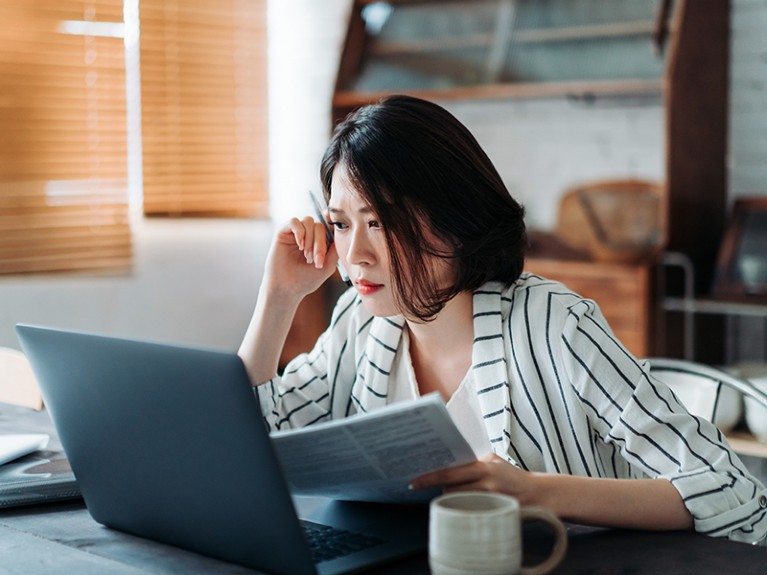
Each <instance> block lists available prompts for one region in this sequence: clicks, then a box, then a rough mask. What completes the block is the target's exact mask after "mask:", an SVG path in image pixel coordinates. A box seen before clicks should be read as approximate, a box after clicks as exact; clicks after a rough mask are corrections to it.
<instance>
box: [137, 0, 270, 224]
mask: <svg viewBox="0 0 767 575" xmlns="http://www.w3.org/2000/svg"><path fill="white" fill-rule="evenodd" d="M139 19H140V22H141V106H142V128H141V129H142V146H143V170H144V213H145V214H147V215H160V214H162V215H199V216H244V217H254V216H265V215H266V214H267V185H268V181H267V173H268V155H267V144H268V138H267V108H266V101H267V89H266V0H193V1H192V0H141V2H140V5H139Z"/></svg>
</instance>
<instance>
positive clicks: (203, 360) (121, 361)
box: [16, 325, 427, 575]
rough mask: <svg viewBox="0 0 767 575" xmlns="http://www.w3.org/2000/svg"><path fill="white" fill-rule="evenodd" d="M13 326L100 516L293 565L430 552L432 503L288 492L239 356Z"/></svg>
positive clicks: (299, 569)
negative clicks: (369, 501) (344, 498)
mask: <svg viewBox="0 0 767 575" xmlns="http://www.w3.org/2000/svg"><path fill="white" fill-rule="evenodd" d="M16 330H17V334H18V336H19V340H20V341H21V344H22V348H23V350H24V352H25V353H26V355H27V357H28V358H29V360H30V362H31V364H32V368H33V370H34V372H35V376H36V378H37V380H38V384H39V385H40V389H41V392H42V395H43V399H44V400H45V404H46V406H47V409H48V410H49V412H50V415H51V418H52V420H53V423H54V425H55V427H56V431H57V433H58V436H59V439H60V441H61V444H62V445H63V447H64V451H65V452H66V454H67V459H68V461H69V464H70V465H71V467H72V470H73V471H74V474H75V476H76V477H77V483H78V486H79V489H80V491H81V493H82V496H83V498H84V500H85V503H86V505H87V508H88V511H89V513H90V514H91V516H92V517H93V518H94V519H95V520H96V521H98V522H99V523H102V524H104V525H106V526H108V527H112V528H114V529H118V530H121V531H125V532H128V533H132V534H134V535H138V536H142V537H146V538H149V539H153V540H156V541H161V542H164V543H168V544H171V545H175V546H178V547H182V548H185V549H189V550H192V551H196V552H199V553H202V554H204V555H209V556H212V557H217V558H219V559H223V560H226V561H230V562H233V563H237V564H240V565H244V566H246V567H251V568H254V569H257V570H261V571H266V572H270V573H280V574H286V575H287V574H290V575H303V574H307V575H309V574H314V573H320V574H331V573H349V572H353V571H357V570H361V569H364V568H367V567H370V566H372V565H375V564H377V563H381V562H385V561H387V560H392V559H395V558H398V557H403V556H406V555H408V554H412V553H416V552H418V551H423V550H425V548H426V545H427V534H426V526H427V516H426V512H425V510H424V509H423V508H417V509H416V508H408V507H404V506H391V505H384V504H354V503H348V502H334V501H330V500H325V501H319V502H318V501H317V500H311V501H308V500H307V501H302V500H301V498H295V500H294V498H292V497H291V494H290V492H289V490H288V487H287V484H286V482H285V479H284V476H283V474H282V472H281V469H280V465H279V462H278V459H277V456H276V453H275V451H274V449H273V446H272V444H271V440H270V438H269V434H268V430H267V428H266V426H265V423H264V420H263V417H262V415H261V411H260V408H259V405H258V400H257V395H256V394H255V393H254V392H253V389H252V388H251V385H250V381H249V379H248V376H247V373H246V371H245V368H244V366H243V364H242V361H241V360H240V358H239V357H238V356H237V355H236V354H235V353H229V352H224V351H216V350H206V349H199V348H191V347H186V346H177V345H167V344H161V343H157V342H145V341H135V340H128V339H121V338H113V337H105V336H100V335H94V334H84V333H77V332H71V331H64V330H56V329H49V328H44V327H34V326H25V325H18V326H17V327H16ZM304 507H306V508H307V509H310V510H311V513H310V514H309V515H306V514H304V512H303V511H304ZM325 537H329V538H331V539H336V540H337V538H339V537H343V538H344V539H345V541H346V542H345V543H343V544H338V543H337V542H331V543H330V544H324V543H322V541H323V540H324V539H325ZM313 545H315V546H314V547H313Z"/></svg>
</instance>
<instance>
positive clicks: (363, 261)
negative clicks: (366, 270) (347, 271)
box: [346, 229, 375, 266]
mask: <svg viewBox="0 0 767 575" xmlns="http://www.w3.org/2000/svg"><path fill="white" fill-rule="evenodd" d="M349 239H350V241H349V247H348V248H347V250H346V259H347V260H348V262H349V263H350V264H351V265H355V266H362V265H370V264H372V263H373V262H374V261H375V254H374V253H373V250H372V249H371V246H370V241H369V240H368V238H367V237H366V236H365V233H364V230H360V229H356V230H354V231H353V232H352V233H351V237H350V238H349Z"/></svg>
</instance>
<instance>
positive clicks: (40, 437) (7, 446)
mask: <svg viewBox="0 0 767 575" xmlns="http://www.w3.org/2000/svg"><path fill="white" fill-rule="evenodd" d="M49 439H50V436H49V435H48V434H47V433H14V434H11V435H0V465H2V464H3V463H7V462H8V461H13V460H14V459H18V458H19V457H22V456H23V455H26V454H28V453H32V452H33V451H37V450H38V449H43V448H44V447H45V446H46V445H48V440H49Z"/></svg>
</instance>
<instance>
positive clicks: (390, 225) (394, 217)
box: [320, 95, 527, 321]
mask: <svg viewBox="0 0 767 575" xmlns="http://www.w3.org/2000/svg"><path fill="white" fill-rule="evenodd" d="M338 166H342V167H344V168H345V169H346V172H347V175H348V177H349V180H350V183H351V185H352V186H353V187H354V189H355V190H356V191H357V193H359V194H360V197H361V198H362V199H363V201H364V202H365V203H366V204H368V205H369V206H370V208H371V209H372V210H373V211H374V212H375V214H376V217H377V219H378V221H379V222H380V223H381V225H382V226H383V231H384V232H385V234H386V240H387V245H388V250H389V255H390V260H389V261H390V262H391V267H392V270H391V277H392V278H393V281H394V284H395V285H394V288H395V289H394V294H395V298H396V299H397V302H398V304H399V305H400V308H401V309H402V310H403V312H404V313H405V315H406V316H407V317H410V318H413V319H419V320H422V321H428V320H429V319H433V318H434V317H435V316H436V314H437V313H438V312H439V311H440V310H441V309H442V308H443V307H444V306H445V304H446V303H447V302H448V301H449V300H450V299H451V298H453V297H454V296H455V295H457V294H458V293H460V292H462V291H467V290H475V289H477V288H478V287H480V286H481V285H482V284H484V283H485V282H488V281H500V282H504V283H507V284H509V283H513V282H514V281H516V280H517V279H518V278H519V276H520V274H521V273H522V268H523V266H524V258H525V250H526V248H527V235H526V231H525V221H524V208H523V207H522V206H521V205H520V204H519V203H517V202H516V201H515V200H514V199H513V198H512V197H511V194H510V193H509V191H508V189H507V188H506V185H505V184H504V183H503V181H502V180H501V177H500V175H499V174H498V171H497V170H496V169H495V166H494V165H493V163H492V162H491V160H490V158H489V157H488V156H487V154H486V153H485V152H484V150H482V148H481V146H480V145H479V143H478V142H477V140H476V138H475V137H474V136H473V135H472V134H471V132H470V131H469V130H468V129H467V128H466V127H465V126H464V125H463V124H462V123H461V122H460V121H458V119H456V118H455V117H454V116H453V115H452V114H451V113H450V112H448V111H447V110H445V109H444V108H442V107H441V106H439V105H437V104H435V103H432V102H429V101H426V100H422V99H418V98H413V97H410V96H402V95H395V96H388V97H385V98H383V99H381V100H380V101H378V102H377V103H375V104H371V105H367V106H364V107H362V108H359V109H357V110H356V111H354V112H352V113H351V114H349V116H347V117H346V119H345V120H344V121H343V122H341V123H340V124H339V125H338V126H337V127H336V129H335V131H334V132H333V136H332V138H331V141H330V144H329V145H328V147H327V149H326V151H325V154H324V156H323V158H322V163H321V166H320V179H321V182H322V188H323V193H324V194H325V199H326V200H328V201H329V199H330V190H331V185H332V182H333V173H334V171H335V169H336V167H338ZM426 230H428V233H425V231H426ZM434 237H436V238H437V239H438V241H437V242H435V241H434V239H433V238H434ZM426 256H436V257H439V258H444V259H449V260H454V261H455V262H457V279H456V282H455V284H454V285H451V286H447V287H445V286H440V285H438V283H437V278H436V277H435V274H434V273H433V270H432V268H431V266H429V265H425V263H426Z"/></svg>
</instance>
